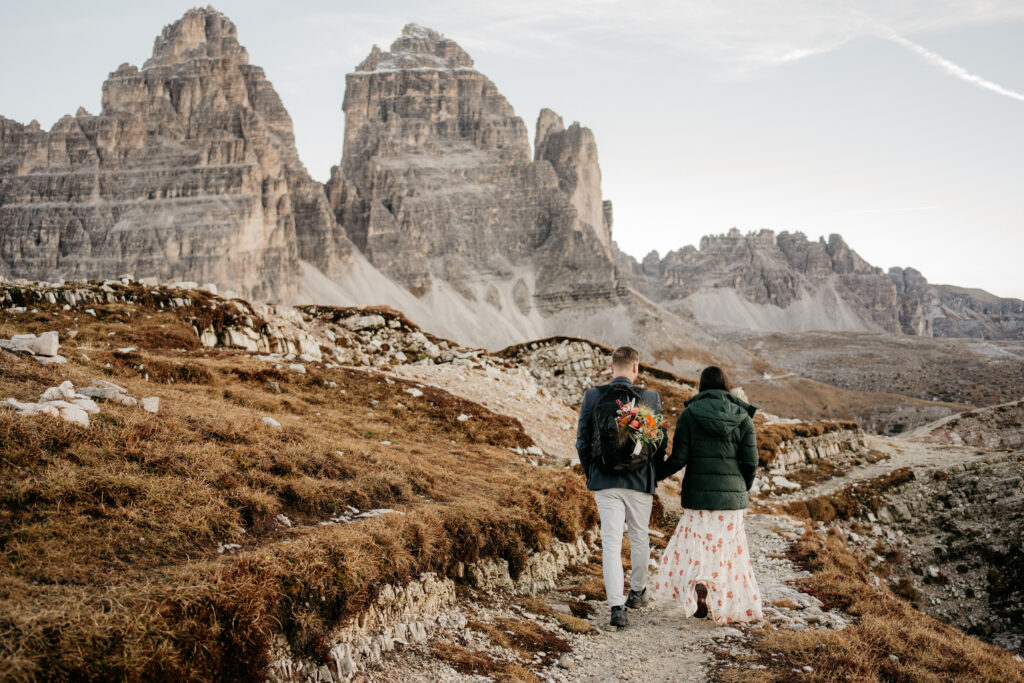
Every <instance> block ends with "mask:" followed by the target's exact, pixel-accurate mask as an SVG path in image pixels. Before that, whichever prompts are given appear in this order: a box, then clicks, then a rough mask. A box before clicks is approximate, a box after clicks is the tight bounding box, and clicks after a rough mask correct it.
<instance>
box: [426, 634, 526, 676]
mask: <svg viewBox="0 0 1024 683" xmlns="http://www.w3.org/2000/svg"><path fill="white" fill-rule="evenodd" d="M430 649H431V651H432V652H433V653H434V655H435V656H436V657H437V658H438V659H441V660H443V661H445V662H447V663H448V664H449V665H450V666H451V667H452V668H453V669H455V670H456V671H458V672H460V673H464V674H476V675H479V676H491V677H492V678H493V679H494V680H496V681H503V682H506V683H539V682H540V680H541V679H540V678H538V677H537V675H536V674H535V673H533V672H532V671H530V670H529V669H527V668H526V667H524V666H521V665H519V664H514V663H512V662H506V661H501V660H499V659H495V658H494V657H491V656H490V655H489V654H487V653H486V652H481V651H479V650H470V649H468V648H465V647H462V646H461V645H456V644H455V643H451V642H447V641H445V642H439V643H432V644H431V645H430Z"/></svg>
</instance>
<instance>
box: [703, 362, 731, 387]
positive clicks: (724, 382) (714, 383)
mask: <svg viewBox="0 0 1024 683" xmlns="http://www.w3.org/2000/svg"><path fill="white" fill-rule="evenodd" d="M708 389H721V390H722V391H731V390H732V385H731V384H729V378H728V376H726V374H725V370H723V369H722V368H720V367H717V366H714V365H709V366H708V367H706V368H704V371H703V372H702V373H700V387H699V388H698V389H697V393H700V392H702V391H707V390H708Z"/></svg>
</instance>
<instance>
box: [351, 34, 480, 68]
mask: <svg viewBox="0 0 1024 683" xmlns="http://www.w3.org/2000/svg"><path fill="white" fill-rule="evenodd" d="M422 68H431V69H455V68H466V69H471V68H473V59H472V58H471V57H470V56H469V55H468V54H466V51H465V50H463V49H462V48H461V47H459V45H458V43H456V42H455V41H454V40H451V39H450V38H445V37H444V36H443V35H441V34H440V33H438V32H437V31H435V30H434V29H430V28H426V27H425V26H420V25H419V24H406V25H405V28H403V29H402V35H400V36H399V37H398V38H396V39H395V42H393V43H391V51H390V52H384V51H383V50H381V49H380V48H379V47H377V46H376V45H374V46H373V49H372V50H371V51H370V55H369V56H368V57H367V58H366V59H365V60H363V62H362V63H361V64H360V65H359V66H357V67H356V71H393V70H396V69H422Z"/></svg>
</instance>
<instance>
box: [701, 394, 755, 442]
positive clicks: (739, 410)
mask: <svg viewBox="0 0 1024 683" xmlns="http://www.w3.org/2000/svg"><path fill="white" fill-rule="evenodd" d="M685 406H686V412H688V413H690V415H692V416H693V419H695V420H696V421H697V422H698V423H699V424H700V426H701V427H703V428H704V429H706V430H707V431H709V432H711V433H712V434H720V435H722V436H724V435H726V434H729V433H731V432H732V431H733V430H735V429H736V428H737V427H739V426H740V425H741V424H743V420H744V419H745V418H747V417H753V416H754V413H755V412H756V411H757V408H755V407H754V406H752V405H750V404H748V403H747V402H745V401H743V400H742V399H740V398H738V397H737V396H734V395H733V394H730V393H729V392H728V391H722V390H720V389H709V390H707V391H702V392H701V393H699V394H697V395H696V396H694V397H693V398H691V399H690V400H689V401H687V402H686V403H685Z"/></svg>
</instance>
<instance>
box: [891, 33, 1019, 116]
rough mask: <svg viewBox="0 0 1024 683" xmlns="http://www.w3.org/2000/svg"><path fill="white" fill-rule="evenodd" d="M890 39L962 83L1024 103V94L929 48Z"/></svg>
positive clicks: (894, 38) (909, 41) (911, 42)
mask: <svg viewBox="0 0 1024 683" xmlns="http://www.w3.org/2000/svg"><path fill="white" fill-rule="evenodd" d="M888 38H889V40H891V41H893V42H894V43H896V44H898V45H902V46H903V47H905V48H907V49H908V50H910V51H911V52H913V53H915V54H917V55H920V56H921V57H923V58H924V60H925V61H926V62H928V63H929V64H931V65H932V66H936V67H938V68H940V69H942V70H943V71H945V72H946V73H948V74H949V75H951V76H954V77H956V78H959V79H960V80H962V81H966V82H967V83H971V84H972V85H976V86H978V87H979V88H984V89H985V90H990V91H992V92H994V93H997V94H999V95H1004V96H1005V97H1009V98H1011V99H1014V100H1020V101H1021V102H1024V93H1019V92H1017V91H1016V90H1010V89H1009V88H1004V87H1003V86H1001V85H999V84H998V83H993V82H992V81H990V80H988V79H985V78H982V77H981V76H978V75H977V74H973V73H971V72H970V71H968V70H967V69H965V68H963V67H962V66H960V65H959V64H955V63H953V62H951V61H949V60H948V59H946V58H945V57H943V56H942V55H939V54H936V53H934V52H932V51H931V50H929V49H928V48H926V47H924V46H922V45H918V44H917V43H915V42H914V41H912V40H908V39H907V38H904V37H903V36H901V35H898V34H896V33H893V34H891V35H889V36H888Z"/></svg>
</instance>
